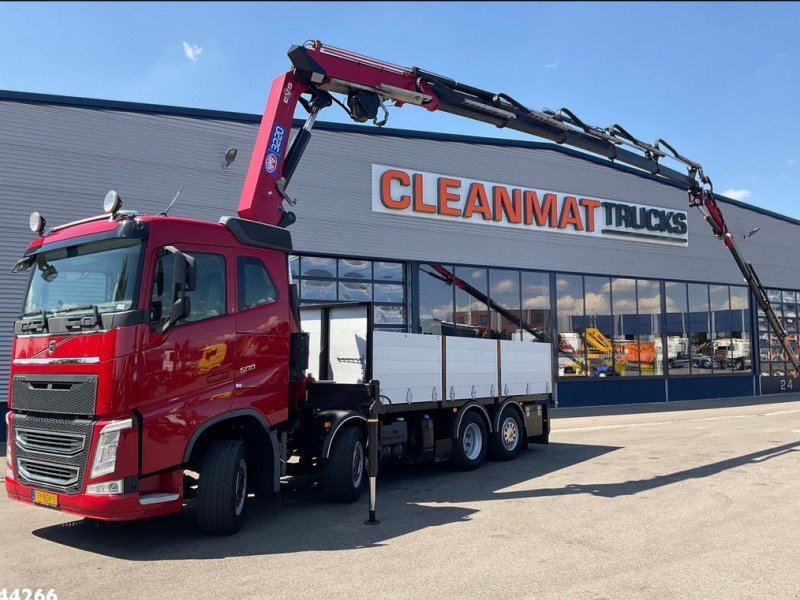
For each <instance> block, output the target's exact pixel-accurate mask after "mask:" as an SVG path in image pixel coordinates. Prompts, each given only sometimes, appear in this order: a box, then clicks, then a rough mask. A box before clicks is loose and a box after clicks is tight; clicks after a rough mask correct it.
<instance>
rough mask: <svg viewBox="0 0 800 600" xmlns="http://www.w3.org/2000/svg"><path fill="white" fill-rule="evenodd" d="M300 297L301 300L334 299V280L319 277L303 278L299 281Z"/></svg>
mask: <svg viewBox="0 0 800 600" xmlns="http://www.w3.org/2000/svg"><path fill="white" fill-rule="evenodd" d="M300 298H301V299H302V300H304V301H305V300H324V301H333V300H336V282H335V281H323V280H320V279H303V280H301V281H300Z"/></svg>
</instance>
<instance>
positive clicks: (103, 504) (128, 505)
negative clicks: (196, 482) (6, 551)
mask: <svg viewBox="0 0 800 600" xmlns="http://www.w3.org/2000/svg"><path fill="white" fill-rule="evenodd" d="M33 489H34V488H32V487H29V486H26V485H24V484H21V483H19V482H18V481H16V480H15V479H9V478H6V492H7V494H8V497H9V498H10V499H11V500H16V501H17V502H23V503H24V504H34V502H33V500H32V493H33ZM142 497H143V496H142V495H140V494H139V493H138V492H133V493H130V494H115V495H101V496H94V495H89V494H73V495H67V494H58V508H54V509H52V510H59V511H61V512H65V513H69V514H71V515H77V516H79V517H89V518H92V519H100V520H102V521H132V520H134V519H145V518H148V517H157V516H159V515H166V514H169V513H174V512H178V511H180V510H181V508H182V507H183V501H182V499H181V497H180V495H178V498H177V499H175V500H168V501H166V502H156V503H153V504H142V502H141V500H142ZM145 498H146V496H145ZM35 506H41V505H39V504H36V505H35ZM43 508H48V507H43Z"/></svg>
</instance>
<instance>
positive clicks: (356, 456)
mask: <svg viewBox="0 0 800 600" xmlns="http://www.w3.org/2000/svg"><path fill="white" fill-rule="evenodd" d="M365 464H366V452H365V451H364V436H363V434H362V433H361V430H360V429H358V428H357V427H347V428H346V429H345V430H344V431H340V432H339V433H338V434H337V435H336V437H335V438H334V439H333V447H332V448H331V451H330V455H329V456H328V458H327V459H326V460H325V462H324V463H323V465H322V489H323V491H324V493H325V497H326V498H327V499H328V500H330V501H331V502H355V501H356V500H358V499H359V497H361V492H362V490H363V489H364V479H365V477H364V473H365Z"/></svg>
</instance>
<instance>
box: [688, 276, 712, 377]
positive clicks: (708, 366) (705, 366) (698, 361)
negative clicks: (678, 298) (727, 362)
mask: <svg viewBox="0 0 800 600" xmlns="http://www.w3.org/2000/svg"><path fill="white" fill-rule="evenodd" d="M687 290H688V292H689V342H690V344H691V346H690V352H691V365H690V368H691V372H692V375H707V374H709V373H712V372H713V367H714V360H713V352H712V349H711V346H710V344H709V341H710V340H711V314H710V312H709V305H708V285H706V284H704V283H690V284H688V285H687Z"/></svg>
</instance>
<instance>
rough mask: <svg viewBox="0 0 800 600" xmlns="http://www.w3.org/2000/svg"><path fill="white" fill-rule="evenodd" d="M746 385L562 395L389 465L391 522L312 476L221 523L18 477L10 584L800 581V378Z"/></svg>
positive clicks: (167, 593) (781, 592)
mask: <svg viewBox="0 0 800 600" xmlns="http://www.w3.org/2000/svg"><path fill="white" fill-rule="evenodd" d="M743 402H745V400H741V399H733V400H727V401H702V402H694V403H670V404H671V405H665V404H658V405H643V406H641V407H638V409H636V411H635V412H631V410H630V408H629V409H627V410H626V409H624V408H613V409H583V410H581V409H559V411H557V415H556V418H555V419H554V421H553V433H552V436H551V444H550V445H549V446H535V445H531V446H530V449H529V451H527V452H525V453H523V455H522V456H521V457H520V458H519V459H518V460H516V461H513V462H509V463H499V462H486V463H485V464H484V465H483V466H482V467H481V468H480V469H479V470H477V471H474V472H470V473H457V472H453V471H450V470H448V469H447V468H446V466H444V465H433V466H429V467H423V468H419V467H417V468H398V469H394V470H392V471H390V472H386V473H384V474H382V476H381V479H380V482H379V493H378V518H379V519H380V521H381V522H380V524H379V525H374V526H370V525H365V524H364V519H365V518H366V516H367V500H366V495H365V496H364V498H363V499H362V500H361V501H359V502H358V503H356V504H354V505H330V504H326V503H325V502H324V501H323V500H322V498H321V494H320V493H319V489H318V488H317V486H316V484H315V481H314V480H313V479H311V478H303V479H296V480H292V481H288V482H286V484H285V485H284V490H283V498H282V500H281V501H280V502H276V501H271V500H258V499H252V500H251V501H250V505H249V506H248V512H249V518H248V521H247V522H246V524H245V526H244V528H243V530H242V531H241V532H240V533H239V534H238V535H236V536H232V537H222V538H220V537H207V536H204V535H201V534H199V533H197V532H196V530H195V525H194V514H193V512H192V510H191V508H188V509H187V510H184V512H183V513H181V514H180V515H175V516H169V517H163V518H158V519H151V520H148V521H140V522H132V523H116V524H114V523H104V524H98V523H95V522H91V521H85V520H82V519H78V518H75V517H72V516H69V515H64V514H61V513H58V512H54V511H51V510H47V509H40V508H32V507H29V506H23V505H20V504H17V503H14V502H11V501H9V500H8V499H7V498H5V497H2V498H0V594H1V593H2V590H3V589H6V590H8V592H9V593H10V592H11V591H12V590H14V589H15V588H17V589H24V588H27V589H32V590H35V589H37V588H40V589H44V590H49V589H54V590H55V591H56V593H57V596H58V598H59V599H64V600H67V599H73V598H74V599H80V600H84V599H93V598H104V599H106V598H107V599H115V598H170V599H182V598H187V599H200V598H226V599H227V598H268V597H269V598H292V599H295V598H315V599H320V598H325V599H328V598H348V599H349V598H356V597H358V598H432V597H436V598H491V599H492V600H497V599H501V598H514V599H517V598H554V599H556V598H557V599H572V598H576V599H581V598H592V599H600V598H609V599H615V600H616V599H620V598H637V599H638V598H647V599H650V598H654V599H658V598H680V599H684V598H720V599H726V600H727V599H732V598H759V599H760V598H769V599H782V598H787V599H797V598H800V558H799V557H800V499H799V497H798V495H799V492H800V460H798V459H799V458H800V453H799V452H798V450H800V396H784V397H773V398H766V399H761V400H760V401H757V402H755V403H754V402H753V399H752V398H749V399H747V403H746V404H743ZM681 405H682V406H681ZM0 597H1V596H0ZM22 597H23V598H24V596H22Z"/></svg>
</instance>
